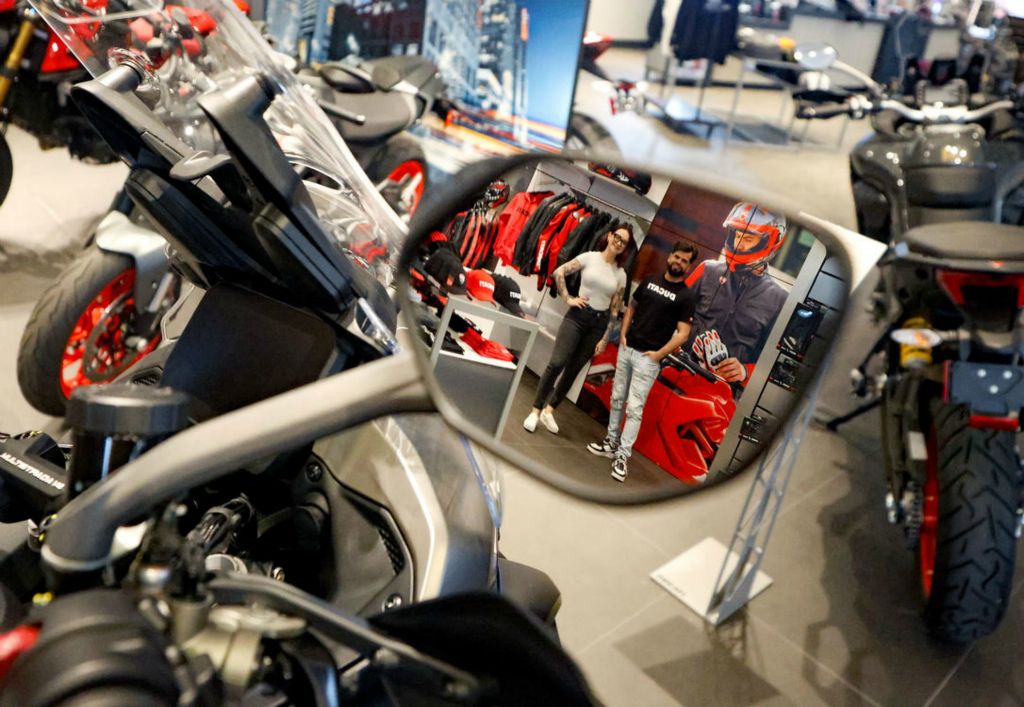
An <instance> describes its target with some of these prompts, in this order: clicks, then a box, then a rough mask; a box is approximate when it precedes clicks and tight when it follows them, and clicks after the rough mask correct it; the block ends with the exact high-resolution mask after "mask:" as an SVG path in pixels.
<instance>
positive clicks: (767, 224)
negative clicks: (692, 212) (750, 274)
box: [722, 201, 786, 270]
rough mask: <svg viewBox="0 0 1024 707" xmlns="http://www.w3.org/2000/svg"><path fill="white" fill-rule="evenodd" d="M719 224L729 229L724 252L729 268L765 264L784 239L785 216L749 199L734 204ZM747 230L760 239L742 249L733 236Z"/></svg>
mask: <svg viewBox="0 0 1024 707" xmlns="http://www.w3.org/2000/svg"><path fill="white" fill-rule="evenodd" d="M722 226H724V227H725V228H726V229H728V232H729V233H728V236H727V237H726V239H725V249H724V251H723V252H724V254H725V260H726V262H727V263H729V269H730V270H736V269H742V270H753V269H756V268H758V267H760V266H762V265H766V264H767V263H768V261H770V260H771V259H772V256H774V255H775V253H776V252H777V251H778V250H779V248H781V247H782V244H783V243H784V242H785V241H786V218H785V217H784V216H779V215H777V214H774V213H772V212H771V211H768V210H767V209H765V208H764V207H762V206H758V205H757V204H754V203H751V202H749V201H741V202H739V203H738V204H736V205H735V206H733V207H732V210H731V211H730V212H729V215H728V216H727V217H726V219H725V222H724V223H723V224H722ZM746 234H755V235H758V236H760V240H759V241H758V243H757V245H756V246H755V247H754V248H752V249H751V250H749V251H747V252H745V253H741V252H739V251H738V250H737V248H736V240H737V238H738V237H739V236H742V235H746Z"/></svg>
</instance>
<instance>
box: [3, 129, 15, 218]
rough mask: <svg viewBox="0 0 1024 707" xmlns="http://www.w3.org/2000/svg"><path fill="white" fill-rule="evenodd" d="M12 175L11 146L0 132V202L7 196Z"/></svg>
mask: <svg viewBox="0 0 1024 707" xmlns="http://www.w3.org/2000/svg"><path fill="white" fill-rule="evenodd" d="M13 177H14V160H13V158H12V157H11V148H10V146H9V145H8V144H7V138H5V137H4V134H3V133H0V204H2V203H4V199H6V198H7V192H8V191H10V188H11V179H12V178H13Z"/></svg>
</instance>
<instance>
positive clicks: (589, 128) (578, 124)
mask: <svg viewBox="0 0 1024 707" xmlns="http://www.w3.org/2000/svg"><path fill="white" fill-rule="evenodd" d="M565 149H567V150H598V151H601V152H604V153H607V154H610V155H619V154H621V151H620V150H619V146H618V144H617V143H616V142H615V138H613V137H612V134H611V133H610V132H608V129H607V128H605V127H604V126H603V125H601V123H599V122H598V121H597V120H595V119H594V118H591V117H590V116H589V115H586V114H584V113H573V114H572V115H571V116H570V117H569V129H568V130H566V133H565Z"/></svg>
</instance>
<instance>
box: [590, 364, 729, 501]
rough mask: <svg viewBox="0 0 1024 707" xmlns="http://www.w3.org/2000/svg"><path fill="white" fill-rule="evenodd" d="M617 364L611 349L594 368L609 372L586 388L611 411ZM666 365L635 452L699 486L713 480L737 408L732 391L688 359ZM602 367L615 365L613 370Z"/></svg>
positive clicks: (650, 400)
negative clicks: (713, 469)
mask: <svg viewBox="0 0 1024 707" xmlns="http://www.w3.org/2000/svg"><path fill="white" fill-rule="evenodd" d="M617 358H618V347H617V346H615V345H614V344H611V345H609V346H608V348H607V349H605V351H604V353H603V354H601V355H600V356H598V357H595V359H594V361H593V364H592V367H591V370H592V371H593V370H594V367H599V368H601V369H603V370H601V371H600V372H597V373H591V374H590V375H589V376H588V377H587V380H586V382H585V383H584V386H583V387H584V388H585V389H586V390H588V391H590V392H591V393H593V394H594V395H595V396H597V398H598V400H600V401H601V403H602V404H603V405H604V407H605V408H606V409H608V410H611V400H612V380H613V378H614V371H615V362H616V360H617ZM665 363H666V365H665V366H664V367H663V368H662V369H661V373H660V374H659V375H658V379H657V381H656V382H655V383H654V386H653V387H652V388H651V392H650V393H649V394H648V396H647V403H646V404H645V405H644V417H643V422H642V423H641V424H640V434H639V435H638V436H637V438H636V444H634V445H633V449H634V450H635V451H637V452H639V453H640V454H642V455H644V456H645V457H647V458H648V459H650V460H651V461H653V462H654V463H655V464H657V465H658V466H660V467H661V468H662V469H664V470H665V471H667V472H668V473H670V474H672V475H673V476H675V477H676V478H678V479H680V480H681V481H683V482H684V483H687V484H690V485H693V486H697V485H699V484H701V483H703V482H704V481H705V479H706V478H707V473H708V469H709V467H710V465H711V462H712V460H713V459H714V458H715V454H716V453H717V452H718V445H720V444H721V443H722V440H723V439H725V431H726V429H728V427H729V422H730V421H731V420H732V416H733V413H735V412H736V402H735V400H734V399H733V391H732V387H731V386H730V385H729V384H728V383H726V382H725V381H723V380H722V379H721V378H719V377H718V376H716V375H715V374H713V373H711V372H710V371H707V370H706V369H704V368H703V367H702V366H701V365H699V364H698V363H697V362H696V361H694V360H693V359H692V358H691V357H690V356H689V355H688V354H685V353H679V354H672V355H670V356H667V357H666V358H665ZM602 364H610V370H609V368H608V367H606V366H604V365H602Z"/></svg>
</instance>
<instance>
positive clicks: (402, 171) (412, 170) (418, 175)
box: [388, 160, 427, 216]
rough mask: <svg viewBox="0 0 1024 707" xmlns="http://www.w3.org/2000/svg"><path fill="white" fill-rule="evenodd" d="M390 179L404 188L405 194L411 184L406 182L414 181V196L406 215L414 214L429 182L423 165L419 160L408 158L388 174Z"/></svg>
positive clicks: (403, 193) (403, 192)
mask: <svg viewBox="0 0 1024 707" xmlns="http://www.w3.org/2000/svg"><path fill="white" fill-rule="evenodd" d="M388 181H390V182H394V183H395V184H398V185H399V186H400V187H401V189H402V195H403V196H404V195H405V193H406V189H408V186H409V185H408V184H406V183H405V182H406V181H409V182H411V183H412V185H413V196H412V200H411V202H410V203H409V205H408V211H406V213H405V214H404V215H407V216H412V215H413V214H414V213H416V208H417V207H418V206H419V205H420V199H422V198H423V189H424V187H426V184H427V180H426V175H425V174H424V173H423V165H422V164H420V163H419V162H418V161H417V160H406V161H405V162H403V163H402V164H400V165H398V166H397V167H395V168H394V169H393V170H392V171H391V174H389V175H388Z"/></svg>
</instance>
